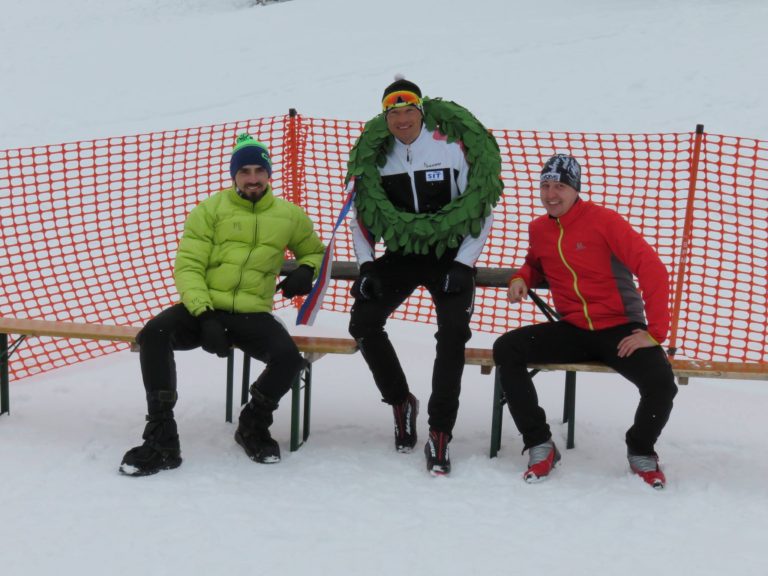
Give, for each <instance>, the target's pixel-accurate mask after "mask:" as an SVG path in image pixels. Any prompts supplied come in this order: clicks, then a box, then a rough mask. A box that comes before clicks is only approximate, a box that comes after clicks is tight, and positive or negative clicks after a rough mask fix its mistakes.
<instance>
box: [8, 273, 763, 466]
mask: <svg viewBox="0 0 768 576" xmlns="http://www.w3.org/2000/svg"><path fill="white" fill-rule="evenodd" d="M295 267H296V264H295V262H292V261H286V263H285V264H284V265H283V268H282V271H281V274H282V275H285V274H287V273H289V272H291V271H292V270H293V269H295ZM513 273H514V269H512V268H479V269H478V272H477V276H476V284H477V285H478V286H483V287H498V288H505V287H506V286H507V283H508V282H509V278H510V277H511V276H512V274H513ZM357 276H358V268H357V264H356V263H354V262H334V263H333V266H332V272H331V278H332V279H334V280H355V279H356V278H357ZM531 297H532V298H533V299H534V301H535V302H536V304H537V305H538V307H539V308H540V309H541V310H542V312H543V313H544V314H545V315H546V316H547V317H548V318H550V319H552V316H551V315H552V310H551V309H549V308H548V307H547V306H546V304H545V303H544V302H543V301H541V299H539V298H538V297H537V296H536V294H535V293H531ZM139 329H140V327H136V326H106V325H94V324H82V323H73V322H49V321H44V320H22V319H13V318H0V414H3V413H8V412H9V398H8V396H9V394H8V388H9V386H8V357H9V356H10V354H11V353H13V351H14V350H15V349H16V347H17V346H18V345H19V344H21V342H22V341H23V338H24V337H26V336H52V337H62V338H83V339H90V340H114V341H122V342H130V343H134V341H135V337H136V333H137V332H138V331H139ZM8 334H19V335H21V336H22V338H19V339H18V340H16V342H14V343H13V345H12V346H11V347H10V349H9V347H8V337H7V335H8ZM294 340H295V342H296V344H297V346H298V348H299V350H300V351H301V352H302V354H303V356H304V358H305V360H306V366H305V369H304V370H303V371H302V373H301V375H300V377H299V379H298V381H297V382H294V384H293V386H292V389H291V390H292V395H291V402H292V403H291V450H292V451H295V450H297V449H298V448H299V446H301V444H303V443H304V442H305V441H306V440H307V439H308V437H309V432H310V412H311V389H312V363H313V362H315V361H317V360H318V359H319V358H321V357H322V356H323V355H325V354H354V353H355V352H356V351H357V344H356V342H355V341H354V340H353V339H351V338H323V337H313V336H294ZM465 364H468V365H477V366H480V368H481V372H482V373H483V374H491V372H493V369H494V364H493V353H492V350H491V349H487V348H467V350H466V356H465ZM529 367H530V368H531V370H532V374H534V375H535V374H536V373H538V372H539V371H562V372H565V392H564V400H563V422H564V423H567V424H568V437H567V445H566V447H567V448H573V447H574V436H575V410H576V373H577V372H613V371H612V370H611V369H610V368H608V367H607V366H605V365H604V364H600V363H579V364H542V365H538V364H533V365H530V366H529ZM672 368H673V370H674V372H675V375H676V376H677V378H678V382H679V383H680V384H687V383H688V379H689V378H692V377H699V378H725V379H737V380H768V366H766V365H765V364H757V363H738V362H701V361H696V360H672ZM233 380H234V350H233V351H231V352H230V354H229V357H228V358H227V400H226V421H227V422H231V421H232V401H233ZM249 380H250V359H249V358H245V359H244V361H243V378H242V392H241V404H244V403H245V402H247V400H248V387H249V386H250V382H249ZM302 391H303V392H304V398H303V401H302V399H301V393H302ZM504 403H505V401H504V395H503V392H502V390H501V385H500V383H499V379H498V374H496V376H495V378H494V392H493V412H492V419H491V446H490V456H491V458H493V457H495V456H496V455H497V454H498V451H499V448H500V447H501V425H502V416H503V411H504ZM300 428H301V430H300Z"/></svg>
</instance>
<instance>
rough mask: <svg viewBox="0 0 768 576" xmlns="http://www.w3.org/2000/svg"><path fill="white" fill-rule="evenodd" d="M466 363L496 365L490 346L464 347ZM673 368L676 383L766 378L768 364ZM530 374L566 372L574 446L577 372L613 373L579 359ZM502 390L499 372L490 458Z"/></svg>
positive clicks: (680, 363) (497, 438)
mask: <svg viewBox="0 0 768 576" xmlns="http://www.w3.org/2000/svg"><path fill="white" fill-rule="evenodd" d="M464 362H465V364H469V365H477V366H480V370H481V371H482V373H483V374H490V373H491V372H492V371H493V370H494V368H495V366H494V362H493V351H492V350H491V349H489V348H467V350H466V356H465V360H464ZM670 362H671V364H672V370H673V371H674V373H675V376H676V377H677V380H678V383H679V384H683V385H685V384H688V380H689V378H724V379H731V380H768V366H767V365H765V364H757V363H750V364H747V363H740V362H704V361H700V360H677V359H672V360H670ZM528 368H529V369H530V370H531V375H532V376H535V375H536V374H537V373H538V372H543V371H547V372H549V371H558V372H565V393H564V400H563V423H564V424H565V423H567V424H568V435H567V439H566V448H573V447H574V445H575V444H574V437H575V426H576V373H577V372H608V373H615V372H614V370H613V369H611V368H609V367H608V366H606V365H605V364H603V363H601V362H581V363H573V364H529V365H528ZM505 404H506V401H505V399H504V391H503V390H502V389H501V382H500V380H499V376H498V371H497V372H496V374H495V377H494V389H493V411H492V418H491V447H490V457H491V458H494V457H496V455H497V454H498V452H499V449H500V448H501V428H502V416H503V412H504V405H505Z"/></svg>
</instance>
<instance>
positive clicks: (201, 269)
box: [120, 134, 325, 476]
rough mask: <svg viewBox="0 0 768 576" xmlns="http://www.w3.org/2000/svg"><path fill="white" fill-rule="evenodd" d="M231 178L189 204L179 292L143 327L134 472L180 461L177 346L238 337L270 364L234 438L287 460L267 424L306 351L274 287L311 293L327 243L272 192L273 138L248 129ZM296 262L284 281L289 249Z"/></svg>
mask: <svg viewBox="0 0 768 576" xmlns="http://www.w3.org/2000/svg"><path fill="white" fill-rule="evenodd" d="M230 174H231V176H232V181H233V186H232V187H230V188H227V189H226V190H222V191H221V192H218V193H216V194H214V195H213V196H211V197H210V198H207V199H206V200H203V201H202V202H201V203H200V204H199V205H198V206H196V207H195V208H194V209H193V210H192V211H191V212H190V214H189V217H188V218H187V221H186V223H185V224H184V234H183V235H182V237H181V241H180V243H179V250H178V253H177V255H176V263H175V267H174V278H175V281H176V288H177V290H178V292H179V295H180V296H181V302H180V303H179V304H176V305H174V306H171V307H170V308H168V309H166V310H164V311H162V312H161V313H160V314H158V315H157V316H155V317H154V318H152V319H151V320H150V321H149V322H147V324H146V325H145V326H144V328H143V329H142V330H141V332H139V334H138V335H137V337H136V341H137V343H138V344H140V346H141V354H140V359H141V374H142V378H143V380H144V388H145V389H146V393H147V407H148V410H147V411H148V415H147V425H146V427H145V429H144V435H143V439H144V443H143V444H142V445H141V446H137V447H135V448H132V449H131V450H129V451H128V452H127V453H126V454H125V456H124V457H123V461H122V463H121V464H120V472H122V473H123V474H126V475H128V476H146V475H148V474H154V473H156V472H159V471H160V470H167V469H170V468H176V467H178V466H179V465H180V464H181V449H180V446H179V436H178V433H177V428H176V421H175V420H174V415H173V408H174V406H175V404H176V399H177V394H176V365H175V362H174V351H175V350H191V349H193V348H197V347H199V346H202V348H203V349H204V350H205V351H206V352H210V353H211V354H216V355H217V356H220V357H226V356H227V354H228V353H229V349H230V348H231V347H232V346H236V347H238V348H240V349H242V350H243V351H244V352H246V353H247V354H250V355H251V356H252V357H254V358H257V359H259V360H262V361H263V362H264V363H265V364H266V367H265V368H264V371H263V372H262V374H261V375H260V376H259V378H258V379H257V380H256V382H254V383H253V385H252V386H251V400H250V401H249V402H248V404H246V405H245V407H244V408H243V410H242V412H241V413H240V419H239V424H238V427H237V432H236V433H235V440H236V441H237V443H238V444H240V445H241V446H242V447H243V449H244V450H245V452H246V454H248V456H249V457H250V458H251V459H253V460H255V461H256V462H260V463H273V462H279V461H280V448H279V446H278V444H277V442H275V440H274V439H273V438H272V436H271V435H270V432H269V426H270V425H271V424H272V413H273V412H274V410H275V409H276V408H277V403H278V401H279V400H280V398H282V396H283V395H284V394H285V393H286V392H287V391H288V390H289V389H290V387H291V383H292V382H293V381H294V379H295V378H296V377H297V375H298V374H299V371H300V370H301V365H302V358H301V355H300V354H299V351H298V349H297V348H296V345H295V344H294V342H293V339H292V338H291V336H290V335H289V334H288V332H287V331H286V329H285V328H284V327H283V325H282V324H281V323H280V322H279V321H278V320H276V319H275V318H274V316H272V314H271V312H272V302H273V299H274V296H275V292H276V291H277V290H281V291H282V294H283V296H284V297H286V298H293V297H294V296H298V295H303V294H307V293H309V291H310V289H311V287H312V280H313V279H314V277H315V276H316V274H317V271H318V270H319V269H320V262H321V260H322V257H323V253H324V250H325V247H324V246H323V244H322V242H321V241H320V239H319V238H318V236H317V234H316V233H315V232H314V229H313V226H312V221H311V220H310V219H309V218H308V217H307V215H306V214H305V213H304V211H303V210H302V209H301V208H299V207H298V206H296V205H295V204H292V203H290V202H287V201H285V200H282V199H280V198H275V196H274V195H273V193H272V187H271V185H270V181H269V179H270V177H271V176H272V164H271V161H270V157H269V151H268V150H267V147H266V146H265V145H264V144H262V143H260V142H257V141H256V140H254V139H252V138H251V137H250V136H249V135H247V134H242V135H240V136H239V137H238V139H237V145H236V146H235V148H234V150H233V151H232V159H231V161H230ZM286 249H288V250H290V251H291V252H293V254H294V255H295V257H296V260H297V263H298V265H299V266H298V267H297V268H296V270H294V271H293V272H291V273H290V274H289V275H288V276H286V277H285V279H284V280H283V281H282V282H280V283H279V284H277V286H276V278H277V276H278V274H279V272H280V268H281V267H282V264H283V257H284V254H285V250H286Z"/></svg>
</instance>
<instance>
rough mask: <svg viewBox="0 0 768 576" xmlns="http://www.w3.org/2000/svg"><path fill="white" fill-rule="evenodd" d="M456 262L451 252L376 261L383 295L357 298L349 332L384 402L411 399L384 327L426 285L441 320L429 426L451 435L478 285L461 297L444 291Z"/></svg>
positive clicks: (392, 257) (461, 294)
mask: <svg viewBox="0 0 768 576" xmlns="http://www.w3.org/2000/svg"><path fill="white" fill-rule="evenodd" d="M452 261H453V255H452V254H451V255H446V256H444V257H443V258H440V259H438V258H436V257H434V256H415V255H409V256H403V255H400V254H395V253H386V254H385V255H384V256H382V257H381V258H379V259H378V260H376V261H375V263H374V267H375V270H376V273H377V274H378V275H379V277H380V278H381V280H382V291H383V294H382V297H381V298H378V299H376V300H362V299H356V300H355V303H354V304H353V306H352V311H351V318H350V323H349V333H350V334H351V335H352V337H353V338H355V340H357V342H358V345H359V347H360V352H361V353H362V355H363V358H364V359H365V361H366V363H367V364H368V367H369V368H370V370H371V373H372V374H373V379H374V381H375V382H376V386H377V387H378V389H379V391H380V392H381V396H382V399H383V401H384V402H386V403H387V404H400V403H402V402H404V401H405V399H406V398H407V397H408V394H409V388H408V381H407V379H406V377H405V374H404V373H403V369H402V367H401V365H400V361H399V360H398V357H397V354H396V353H395V349H394V348H393V346H392V343H391V342H390V340H389V336H388V335H387V333H386V332H385V330H384V325H385V324H386V322H387V319H388V318H389V316H390V315H391V314H392V313H393V312H394V311H395V310H396V309H397V307H398V306H400V304H402V303H403V302H404V301H405V299H406V298H408V296H410V295H411V294H412V293H413V291H414V290H416V288H417V287H419V286H424V287H425V288H426V289H427V290H428V291H429V293H430V295H431V296H432V301H433V302H434V305H435V313H436V316H437V333H436V334H435V339H436V340H437V346H436V355H435V363H434V368H433V372H432V394H431V396H430V399H429V405H428V407H427V410H428V413H429V426H430V428H433V429H435V430H439V431H441V432H446V433H448V434H450V433H451V432H452V431H453V427H454V425H455V423H456V415H457V413H458V411H459V394H460V392H461V376H462V373H463V372H464V348H465V346H466V343H467V341H468V340H469V339H470V337H471V336H472V331H471V330H470V327H469V321H470V318H471V317H472V308H473V303H474V296H475V291H474V286H473V287H472V289H470V290H466V291H464V292H461V293H459V294H445V293H444V292H443V291H442V288H441V285H442V282H443V279H444V278H445V274H446V272H447V271H448V269H449V268H450V266H451V263H452Z"/></svg>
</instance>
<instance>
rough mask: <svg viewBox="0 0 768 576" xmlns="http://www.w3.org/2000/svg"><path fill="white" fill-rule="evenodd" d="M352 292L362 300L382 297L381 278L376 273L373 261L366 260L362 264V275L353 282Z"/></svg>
mask: <svg viewBox="0 0 768 576" xmlns="http://www.w3.org/2000/svg"><path fill="white" fill-rule="evenodd" d="M350 293H351V294H352V296H354V297H355V298H359V299H360V300H377V299H379V298H381V295H382V294H383V292H382V286H381V278H379V275H378V274H377V273H376V267H375V266H374V264H373V262H366V263H365V264H363V265H362V266H360V276H359V277H358V279H357V280H355V282H354V284H352V289H351V290H350Z"/></svg>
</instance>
